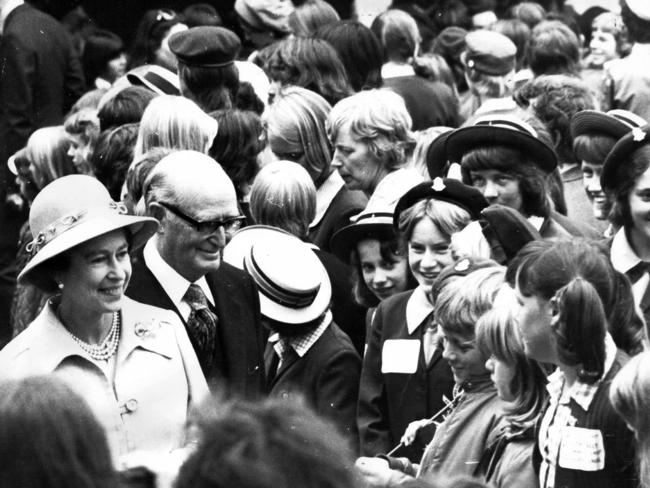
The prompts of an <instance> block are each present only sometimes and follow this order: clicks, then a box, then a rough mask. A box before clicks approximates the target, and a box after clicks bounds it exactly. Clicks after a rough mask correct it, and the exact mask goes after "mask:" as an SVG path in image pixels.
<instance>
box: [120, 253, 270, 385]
mask: <svg viewBox="0 0 650 488" xmlns="http://www.w3.org/2000/svg"><path fill="white" fill-rule="evenodd" d="M205 279H206V280H207V282H208V286H209V287H210V291H211V292H212V296H213V297H214V301H215V309H216V314H217V317H218V318H219V325H218V331H219V341H220V344H221V349H222V350H223V351H222V352H223V359H222V362H221V363H220V364H218V365H217V367H216V368H215V369H216V370H217V372H216V373H215V374H214V375H209V376H212V377H208V378H207V380H208V384H209V385H210V386H211V387H213V386H215V383H216V382H217V381H218V380H220V379H221V377H222V376H223V379H225V386H226V388H227V391H228V392H229V393H233V394H236V395H240V396H244V397H247V398H255V397H258V396H260V395H261V394H262V393H263V392H264V390H265V379H264V361H263V352H264V345H265V341H266V334H265V332H264V329H263V327H262V325H261V319H260V303H259V296H258V294H257V289H256V287H255V285H254V283H253V280H252V279H251V278H250V276H248V274H247V273H245V272H244V271H241V270H238V269H237V268H235V267H233V266H231V265H229V264H227V263H223V262H222V263H221V266H220V267H219V269H218V270H217V271H216V272H214V273H208V274H207V275H206V276H205ZM126 295H127V296H128V297H130V298H133V299H134V300H137V301H139V302H142V303H147V304H149V305H154V306H156V307H160V308H165V309H168V310H174V311H175V312H176V313H178V315H179V317H181V315H180V313H179V312H178V310H177V309H176V307H175V306H174V304H173V303H172V301H171V299H170V298H169V296H168V295H167V293H165V290H164V289H163V287H162V285H161V284H160V282H158V280H157V279H156V278H155V277H154V275H153V273H152V272H151V271H150V270H149V268H147V266H146V264H145V262H144V259H143V257H142V251H139V252H138V254H137V255H136V256H135V259H134V260H133V273H132V276H131V282H130V283H129V287H128V288H127V290H126ZM181 320H182V317H181Z"/></svg>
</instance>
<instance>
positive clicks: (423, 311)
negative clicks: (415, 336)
mask: <svg viewBox="0 0 650 488" xmlns="http://www.w3.org/2000/svg"><path fill="white" fill-rule="evenodd" d="M431 312H433V305H432V304H431V302H430V301H429V299H428V298H427V293H426V291H425V289H424V288H423V287H422V286H418V287H417V288H416V289H415V290H413V293H412V294H411V296H410V297H409V299H408V301H407V302H406V328H407V330H408V332H409V334H412V333H413V332H415V331H416V330H417V328H418V327H419V326H420V324H422V322H424V320H425V319H426V318H427V317H428V316H429V315H431Z"/></svg>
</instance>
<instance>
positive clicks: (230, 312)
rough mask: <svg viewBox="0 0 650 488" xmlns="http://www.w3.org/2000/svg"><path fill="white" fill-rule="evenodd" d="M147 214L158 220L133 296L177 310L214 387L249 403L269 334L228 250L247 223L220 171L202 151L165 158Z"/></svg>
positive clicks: (150, 186) (150, 181)
mask: <svg viewBox="0 0 650 488" xmlns="http://www.w3.org/2000/svg"><path fill="white" fill-rule="evenodd" d="M143 190H144V192H143V193H144V195H145V203H146V208H147V213H148V215H150V216H152V217H155V218H156V219H158V221H159V222H160V228H159V230H158V232H157V234H156V235H155V236H154V237H153V238H152V239H151V240H150V241H149V242H148V243H147V244H146V246H145V247H144V250H143V251H142V254H141V256H140V259H137V261H136V263H135V264H134V266H133V278H132V280H131V284H130V285H129V289H128V290H127V294H128V295H129V296H130V297H132V298H133V299H135V300H138V301H141V302H144V303H148V304H150V305H154V306H157V307H162V308H166V309H171V310H174V311H176V312H177V313H178V315H179V316H180V317H181V319H182V320H183V322H184V324H185V327H186V330H187V333H188V336H189V338H190V341H191V342H192V345H193V346H194V350H195V351H196V353H197V356H198V358H199V362H200V363H201V367H202V368H203V372H204V373H205V375H206V378H207V379H208V383H209V384H210V386H212V387H214V386H216V385H217V384H218V383H219V384H220V385H221V383H222V382H224V383H225V386H226V387H227V388H228V389H229V390H230V391H232V392H233V393H236V394H239V395H244V396H247V397H254V396H257V395H258V394H259V393H261V392H262V388H263V385H264V379H263V371H264V368H263V366H262V365H263V362H262V351H263V343H264V342H263V341H264V337H263V331H262V327H261V325H260V307H259V298H258V296H257V292H256V289H255V286H254V285H253V283H252V281H251V278H250V277H249V276H248V275H247V274H246V273H245V272H242V271H240V270H238V269H236V268H234V267H232V266H230V265H229V264H227V263H224V262H222V252H223V248H224V246H225V245H226V242H227V241H228V240H229V236H231V235H232V234H233V233H234V232H236V231H237V230H238V229H239V228H240V227H241V225H242V222H243V220H244V217H242V215H241V214H240V212H239V208H238V206H237V196H236V194H235V189H234V186H233V184H232V182H231V181H230V179H229V178H228V176H227V175H226V173H225V172H224V171H223V169H222V168H221V166H220V165H219V164H218V163H217V162H216V161H215V160H214V159H212V158H210V157H208V156H206V155H205V154H202V153H199V152H196V151H178V152H175V153H172V154H170V155H169V156H166V157H165V158H163V159H162V160H161V161H160V163H158V165H157V166H156V167H155V168H154V169H153V170H152V172H151V174H150V175H149V176H148V178H147V180H146V181H145V184H144V189H143Z"/></svg>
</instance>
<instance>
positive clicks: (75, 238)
mask: <svg viewBox="0 0 650 488" xmlns="http://www.w3.org/2000/svg"><path fill="white" fill-rule="evenodd" d="M118 229H128V230H129V232H130V234H131V248H130V250H131V251H133V250H135V249H138V248H140V247H141V246H143V245H144V243H145V242H147V241H148V240H149V238H150V237H151V236H152V235H154V234H155V233H156V230H157V229H158V221H157V220H156V219H153V218H150V217H135V216H131V215H122V214H115V213H113V212H111V213H110V214H109V213H102V214H98V215H88V216H87V218H86V219H84V221H83V222H81V223H79V224H78V225H75V226H74V227H71V228H70V229H67V230H66V231H64V232H63V233H61V234H60V235H59V236H57V237H55V238H54V239H53V240H52V241H50V242H48V243H47V244H45V246H43V248H41V249H40V250H39V251H38V252H37V253H36V254H35V255H34V257H32V259H31V260H30V261H29V262H28V263H27V265H26V266H25V268H24V269H23V270H22V272H21V273H20V274H19V275H18V282H19V283H31V284H35V285H37V284H38V283H39V281H40V280H38V278H39V276H40V272H41V269H42V268H41V267H42V265H43V263H45V262H47V261H49V260H50V259H52V258H54V257H56V256H59V255H61V254H63V253H64V252H66V251H69V250H70V249H72V248H74V247H76V246H78V245H80V244H83V243H84V242H87V241H89V240H91V239H94V238H95V237H99V236H101V235H104V234H107V233H109V232H113V231H115V230H118Z"/></svg>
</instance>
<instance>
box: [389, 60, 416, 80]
mask: <svg viewBox="0 0 650 488" xmlns="http://www.w3.org/2000/svg"><path fill="white" fill-rule="evenodd" d="M414 75H415V70H414V69H413V66H411V65H410V64H398V63H392V62H388V63H386V64H384V65H383V66H382V67H381V78H382V79H383V80H385V79H387V78H399V77H400V76H414Z"/></svg>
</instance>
